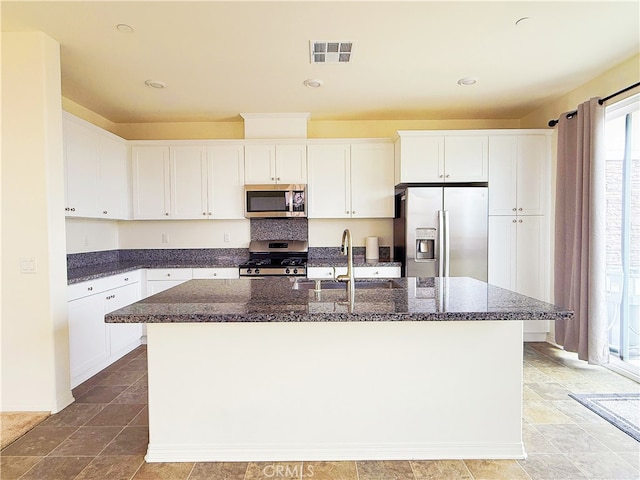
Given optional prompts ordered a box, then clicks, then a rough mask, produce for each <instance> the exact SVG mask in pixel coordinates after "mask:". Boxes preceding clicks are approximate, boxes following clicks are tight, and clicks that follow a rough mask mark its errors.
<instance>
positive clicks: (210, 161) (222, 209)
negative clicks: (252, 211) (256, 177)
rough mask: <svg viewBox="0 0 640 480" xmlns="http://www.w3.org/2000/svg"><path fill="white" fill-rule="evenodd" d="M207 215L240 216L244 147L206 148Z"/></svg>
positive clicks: (228, 217) (214, 216) (217, 216)
mask: <svg viewBox="0 0 640 480" xmlns="http://www.w3.org/2000/svg"><path fill="white" fill-rule="evenodd" d="M207 172H208V176H207V178H208V197H207V198H208V208H207V212H208V214H209V218H226V219H244V148H243V147H242V145H229V146H212V147H208V148H207Z"/></svg>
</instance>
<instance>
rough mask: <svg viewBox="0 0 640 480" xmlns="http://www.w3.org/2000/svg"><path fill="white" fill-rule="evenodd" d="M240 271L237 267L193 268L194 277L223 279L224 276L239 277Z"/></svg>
mask: <svg viewBox="0 0 640 480" xmlns="http://www.w3.org/2000/svg"><path fill="white" fill-rule="evenodd" d="M239 277H240V272H239V271H238V269H237V268H233V267H229V268H226V267H225V268H194V269H193V278H194V279H213V280H216V279H224V278H239Z"/></svg>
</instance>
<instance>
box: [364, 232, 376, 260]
mask: <svg viewBox="0 0 640 480" xmlns="http://www.w3.org/2000/svg"><path fill="white" fill-rule="evenodd" d="M364 242H365V243H364V245H365V248H366V250H365V254H364V257H365V259H366V260H378V257H379V254H378V251H379V248H378V237H366V238H365V239H364Z"/></svg>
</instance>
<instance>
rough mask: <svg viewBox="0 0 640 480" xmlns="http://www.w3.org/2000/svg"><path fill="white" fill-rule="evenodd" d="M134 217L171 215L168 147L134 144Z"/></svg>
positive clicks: (167, 216) (150, 218) (153, 217)
mask: <svg viewBox="0 0 640 480" xmlns="http://www.w3.org/2000/svg"><path fill="white" fill-rule="evenodd" d="M131 156H132V167H133V218H134V219H141V220H157V219H164V218H169V217H170V193H169V192H170V180H169V171H170V170H169V147H155V146H148V147H147V146H145V147H133V148H132V150H131Z"/></svg>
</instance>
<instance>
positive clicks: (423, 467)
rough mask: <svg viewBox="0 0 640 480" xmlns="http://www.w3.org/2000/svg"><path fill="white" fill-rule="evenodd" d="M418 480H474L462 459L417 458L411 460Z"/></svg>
mask: <svg viewBox="0 0 640 480" xmlns="http://www.w3.org/2000/svg"><path fill="white" fill-rule="evenodd" d="M411 468H412V469H413V475H414V476H415V479H416V480H472V478H473V477H472V476H471V472H470V471H469V469H468V468H467V466H466V465H465V463H464V462H463V461H462V460H420V461H418V460H415V461H412V462H411Z"/></svg>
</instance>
